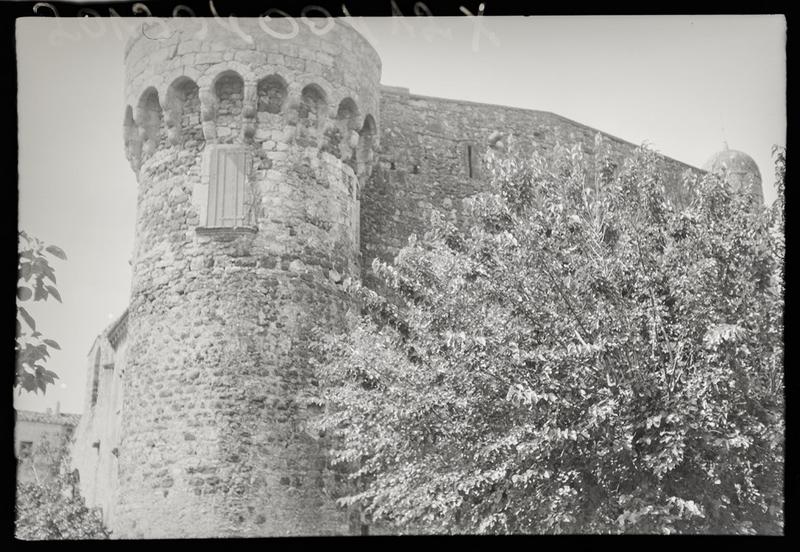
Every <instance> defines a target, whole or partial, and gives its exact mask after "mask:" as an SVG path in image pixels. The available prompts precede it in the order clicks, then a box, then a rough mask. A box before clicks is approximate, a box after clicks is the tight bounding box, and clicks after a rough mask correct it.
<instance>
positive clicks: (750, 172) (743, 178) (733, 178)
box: [703, 144, 763, 202]
mask: <svg viewBox="0 0 800 552" xmlns="http://www.w3.org/2000/svg"><path fill="white" fill-rule="evenodd" d="M703 170H704V171H708V172H710V173H725V174H726V176H727V180H728V181H729V182H730V183H731V184H732V185H733V186H734V189H739V188H741V187H742V186H743V185H744V184H745V182H747V181H748V180H751V179H752V186H753V193H754V194H755V195H756V196H758V198H759V199H761V200H762V202H763V193H762V190H761V172H760V171H759V170H758V165H756V162H755V161H753V158H752V157H750V156H749V155H747V154H746V153H744V152H742V151H737V150H732V149H729V148H728V145H727V144H726V145H725V149H723V150H722V151H720V152H718V153H716V154H714V155H712V156H711V158H710V159H709V160H708V161H706V163H705V165H703Z"/></svg>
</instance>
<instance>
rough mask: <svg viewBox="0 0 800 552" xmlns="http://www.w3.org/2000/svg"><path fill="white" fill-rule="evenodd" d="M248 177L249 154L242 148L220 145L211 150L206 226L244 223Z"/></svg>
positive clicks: (214, 226)
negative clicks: (221, 146)
mask: <svg viewBox="0 0 800 552" xmlns="http://www.w3.org/2000/svg"><path fill="white" fill-rule="evenodd" d="M246 177H247V155H246V152H245V150H244V149H243V148H242V149H239V148H236V149H233V148H230V149H229V148H218V149H216V150H215V151H212V152H211V167H210V171H209V183H208V210H207V213H208V216H207V221H206V226H208V227H209V228H233V227H236V226H244V224H245V182H246Z"/></svg>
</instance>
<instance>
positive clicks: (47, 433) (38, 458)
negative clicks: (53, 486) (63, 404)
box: [14, 403, 81, 482]
mask: <svg viewBox="0 0 800 552" xmlns="http://www.w3.org/2000/svg"><path fill="white" fill-rule="evenodd" d="M80 418H81V417H80V415H79V414H63V413H61V412H60V405H59V404H58V403H56V409H55V412H53V411H52V410H51V409H49V408H48V409H47V411H46V412H34V411H31V410H17V411H16V424H15V427H14V455H15V456H16V458H17V478H18V479H19V480H20V481H24V482H28V481H37V480H38V481H43V480H46V479H48V478H49V477H51V475H52V473H53V469H54V468H56V467H57V465H56V462H57V460H58V456H57V453H58V450H59V449H60V448H61V447H62V446H63V445H65V444H66V443H68V442H69V441H70V440H71V439H72V435H73V432H74V431H75V428H76V427H77V425H78V422H79V421H80Z"/></svg>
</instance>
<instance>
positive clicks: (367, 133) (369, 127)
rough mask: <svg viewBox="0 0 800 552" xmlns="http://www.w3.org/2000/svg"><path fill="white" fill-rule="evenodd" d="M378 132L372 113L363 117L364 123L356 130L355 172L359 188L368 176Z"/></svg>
mask: <svg viewBox="0 0 800 552" xmlns="http://www.w3.org/2000/svg"><path fill="white" fill-rule="evenodd" d="M377 133H378V128H377V125H376V124H375V119H374V118H373V117H372V115H367V116H366V117H365V118H364V124H363V125H362V126H361V130H360V131H359V132H358V146H357V148H356V174H357V175H358V179H359V184H360V185H359V190H360V189H361V187H362V186H361V185H363V183H364V181H365V180H366V178H367V177H368V176H369V168H370V167H371V165H372V162H373V158H374V155H375V154H374V152H375V147H376V143H375V140H376V136H377Z"/></svg>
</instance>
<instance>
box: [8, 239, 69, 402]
mask: <svg viewBox="0 0 800 552" xmlns="http://www.w3.org/2000/svg"><path fill="white" fill-rule="evenodd" d="M48 256H52V257H55V258H58V259H62V260H66V258H67V256H66V254H65V253H64V251H62V250H61V248H59V247H57V246H55V245H45V244H44V243H42V242H41V241H40V240H38V239H36V238H34V237H32V236H30V235H28V234H27V233H26V232H25V231H23V230H20V232H19V275H18V276H19V277H18V281H17V337H16V342H15V350H16V356H17V366H16V378H15V380H14V387H17V388H19V390H20V392H22V391H23V390H24V391H33V392H37V393H38V392H39V390H41V391H42V393H44V392H45V390H46V389H47V385H49V384H50V385H51V384H53V383H54V382H55V379H56V378H57V377H58V375H57V374H56V373H55V372H53V371H51V370H48V369H46V368H45V367H44V364H45V362H46V361H47V359H48V358H50V349H60V348H61V347H60V346H59V344H58V342H56V341H54V340H52V339H46V338H44V337H43V336H42V333H41V332H40V331H38V330H37V329H36V321H35V320H34V318H33V316H31V315H30V313H29V312H28V310H27V309H26V308H25V307H24V306H22V304H21V303H25V302H27V301H31V300H33V301H46V300H47V299H48V298H50V297H53V298H54V299H55V300H56V301H58V302H59V303H60V302H61V295H60V294H59V293H58V289H56V287H55V286H56V275H55V271H54V270H53V268H52V267H51V266H50V262H49V260H48Z"/></svg>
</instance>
